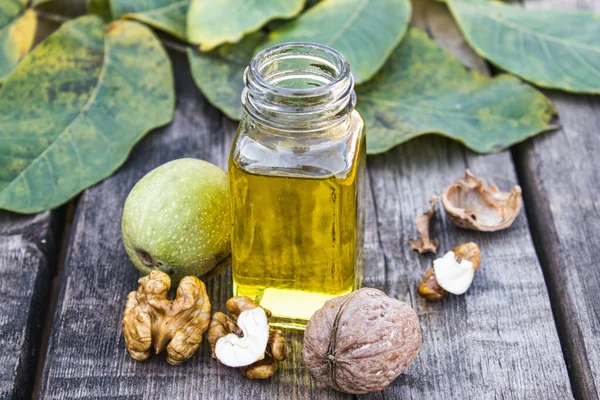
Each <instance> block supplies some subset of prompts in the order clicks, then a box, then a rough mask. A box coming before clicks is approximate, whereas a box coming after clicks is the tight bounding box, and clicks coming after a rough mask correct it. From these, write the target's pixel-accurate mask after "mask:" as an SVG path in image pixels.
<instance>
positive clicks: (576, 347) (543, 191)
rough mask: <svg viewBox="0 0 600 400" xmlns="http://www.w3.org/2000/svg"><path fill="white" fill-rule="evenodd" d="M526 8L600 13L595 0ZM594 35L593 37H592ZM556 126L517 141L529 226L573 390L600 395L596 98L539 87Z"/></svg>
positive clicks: (539, 2)
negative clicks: (558, 126)
mask: <svg viewBox="0 0 600 400" xmlns="http://www.w3.org/2000/svg"><path fill="white" fill-rule="evenodd" d="M525 7H526V8H530V9H532V11H533V10H534V9H537V8H538V7H552V8H557V9H571V10H577V9H578V10H590V11H595V12H600V1H599V0H577V1H576V0H569V1H566V0H554V1H552V0H532V1H529V0H527V1H525ZM599 40H600V38H599ZM545 93H546V95H547V96H548V97H549V98H550V99H551V100H552V102H553V103H554V105H555V106H556V109H557V110H558V114H559V116H560V121H561V126H562V129H561V130H559V131H558V132H556V133H551V134H547V135H542V136H540V137H538V138H536V139H535V140H532V141H528V142H526V143H524V144H523V145H520V146H518V147H517V149H516V151H515V158H516V161H517V166H518V170H519V178H520V180H521V182H523V185H524V186H525V188H526V189H527V190H525V191H524V195H525V203H526V205H527V206H528V215H529V219H530V226H531V230H532V232H533V235H534V239H535V244H536V248H537V251H538V256H539V258H540V261H541V264H542V266H543V268H544V274H545V276H546V281H547V283H548V290H549V293H550V296H551V300H552V306H553V309H554V313H555V316H556V319H557V322H558V326H559V334H560V337H561V343H562V346H563V350H564V353H565V358H566V361H567V365H568V367H569V375H570V378H571V383H572V386H573V393H574V394H575V397H576V398H578V399H598V398H600V301H598V296H597V293H599V292H600V269H599V268H598V266H599V265H600V241H599V240H598V239H599V238H600V189H599V187H598V183H599V182H600V172H599V170H598V166H599V165H600V163H598V161H597V159H598V154H600V97H599V96H577V95H572V94H567V93H561V92H558V91H546V92H545Z"/></svg>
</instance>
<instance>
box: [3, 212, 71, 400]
mask: <svg viewBox="0 0 600 400" xmlns="http://www.w3.org/2000/svg"><path fill="white" fill-rule="evenodd" d="M61 214H62V213H60V212H45V213H41V214H37V215H17V214H12V213H9V212H6V211H0V399H11V398H14V399H20V398H27V397H28V396H30V395H31V391H32V388H33V384H34V378H35V371H36V362H37V359H38V355H39V346H40V342H41V335H42V325H43V323H44V318H45V315H46V308H47V304H48V298H49V295H50V289H51V287H52V275H53V273H54V267H55V265H54V264H55V257H54V255H55V254H56V242H57V240H56V235H57V234H58V219H59V216H60V215H61Z"/></svg>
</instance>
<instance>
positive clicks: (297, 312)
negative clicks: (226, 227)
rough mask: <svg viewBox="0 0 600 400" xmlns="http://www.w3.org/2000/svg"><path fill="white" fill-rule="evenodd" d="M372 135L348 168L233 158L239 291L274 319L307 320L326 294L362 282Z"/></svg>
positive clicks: (298, 324)
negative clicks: (301, 167) (317, 172)
mask: <svg viewBox="0 0 600 400" xmlns="http://www.w3.org/2000/svg"><path fill="white" fill-rule="evenodd" d="M364 158H365V143H364V140H363V141H362V143H361V144H360V147H359V151H356V152H355V160H354V162H353V163H352V164H351V165H352V167H351V169H350V170H349V171H348V172H347V173H346V174H345V175H344V176H341V177H340V176H335V175H330V176H314V177H311V176H306V175H297V174H294V173H286V172H282V171H274V170H271V169H264V170H261V169H259V170H253V169H250V170H247V169H243V168H241V167H240V166H239V165H237V164H236V163H235V162H230V165H229V174H230V181H231V198H232V212H233V215H234V216H235V217H234V220H233V233H232V258H233V285H234V294H235V295H245V296H249V297H250V298H253V299H255V300H256V301H257V302H259V303H260V304H261V306H263V307H265V308H267V309H269V310H270V311H271V312H272V313H273V317H272V318H271V322H272V324H274V325H278V326H283V327H292V328H300V329H302V328H304V326H305V325H306V323H307V321H308V319H310V317H311V316H312V314H313V313H314V312H315V311H316V310H317V309H319V308H320V307H322V306H323V304H324V303H325V301H326V300H328V299H330V298H333V297H336V296H339V295H343V294H346V293H349V292H351V291H352V290H354V289H356V288H358V287H360V284H361V280H362V275H363V271H362V269H363V265H362V247H363V230H364V222H363V221H364V216H363V207H362V204H358V202H362V194H361V191H362V187H360V186H362V185H363V181H364V179H362V178H361V177H360V175H361V174H364V168H365V166H364V164H365V163H364Z"/></svg>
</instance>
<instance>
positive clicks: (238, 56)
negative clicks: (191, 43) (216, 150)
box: [188, 32, 265, 120]
mask: <svg viewBox="0 0 600 400" xmlns="http://www.w3.org/2000/svg"><path fill="white" fill-rule="evenodd" d="M264 37H265V33H263V32H255V33H252V34H250V35H248V36H245V37H244V38H243V39H242V41H241V42H239V43H236V44H224V45H222V46H219V47H218V48H217V49H215V50H213V51H211V52H210V53H201V52H199V51H198V50H197V49H191V48H189V49H188V59H189V61H190V68H191V70H192V76H193V78H194V82H196V85H198V87H199V88H200V90H202V93H204V96H206V98H207V99H208V101H210V102H211V104H212V105H214V106H215V107H217V108H218V109H219V110H221V111H223V112H224V113H225V115H227V116H228V117H229V118H231V119H235V120H239V119H241V118H242V114H243V112H244V110H243V108H242V101H241V96H242V89H244V81H243V75H244V70H245V69H246V67H247V66H248V64H250V60H251V59H252V55H253V54H254V50H255V49H256V47H257V46H258V44H259V43H260V42H261V41H262V40H263V38H264Z"/></svg>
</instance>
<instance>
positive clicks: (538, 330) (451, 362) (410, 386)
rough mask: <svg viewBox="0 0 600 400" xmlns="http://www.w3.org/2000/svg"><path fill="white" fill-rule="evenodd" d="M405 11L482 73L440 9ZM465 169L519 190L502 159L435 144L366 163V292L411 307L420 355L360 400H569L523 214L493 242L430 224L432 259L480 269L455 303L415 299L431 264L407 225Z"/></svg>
mask: <svg viewBox="0 0 600 400" xmlns="http://www.w3.org/2000/svg"><path fill="white" fill-rule="evenodd" d="M427 3H429V4H427ZM413 4H414V5H415V17H414V20H415V23H416V24H418V25H420V26H422V27H423V28H424V29H426V30H427V31H428V32H429V34H430V35H432V36H433V37H434V38H435V39H436V41H437V42H438V43H439V44H440V45H441V46H442V47H444V48H445V49H446V50H447V51H449V52H450V53H452V54H453V55H455V56H456V57H458V58H460V59H461V60H464V61H465V64H467V65H469V66H470V67H471V68H473V69H476V70H478V71H479V72H482V73H486V72H487V68H486V66H485V64H484V63H482V62H481V60H479V59H478V58H477V57H476V56H475V55H474V54H473V53H472V51H471V50H470V49H469V48H468V47H467V46H465V45H464V42H463V41H462V39H461V37H460V34H459V32H458V30H457V29H456V26H455V25H454V23H453V22H452V20H451V18H450V17H449V14H448V13H447V10H446V7H445V5H443V4H442V3H438V2H427V1H424V0H419V1H416V2H413ZM466 167H468V168H470V169H471V170H472V171H473V172H474V173H475V175H476V176H479V177H481V178H485V180H486V181H487V182H488V183H490V182H493V183H496V184H498V186H499V187H500V188H503V189H510V188H511V187H512V186H513V185H515V184H516V183H517V177H516V175H515V170H514V165H513V163H512V159H511V155H510V153H509V152H502V153H500V154H494V155H486V156H480V155H475V154H473V153H471V152H469V151H468V150H466V149H465V148H464V147H462V146H460V145H458V144H456V143H454V142H451V141H449V140H446V139H441V138H438V137H425V138H421V139H418V140H414V141H411V142H409V143H407V144H405V145H403V146H400V147H398V148H396V149H393V150H392V151H390V152H388V153H386V154H384V155H381V156H377V157H371V158H370V159H369V172H370V178H371V185H372V192H371V193H372V195H373V199H374V202H375V204H376V219H377V227H378V233H379V238H380V245H381V246H380V247H381V249H382V252H383V256H382V257H381V258H382V259H383V261H380V262H379V263H378V264H376V265H377V269H378V271H377V273H375V271H372V270H371V271H370V273H369V275H368V279H367V281H366V282H365V284H366V285H369V286H375V287H378V288H381V289H383V290H385V291H386V293H388V294H389V295H391V296H394V297H396V298H398V299H401V300H403V301H407V302H409V303H410V304H412V305H413V307H414V308H415V309H416V310H417V313H418V314H419V317H420V319H421V325H422V333H423V346H422V349H421V353H420V355H419V356H418V357H417V359H416V361H415V362H414V364H413V365H411V366H410V367H409V368H408V369H407V371H406V372H405V373H404V374H403V375H401V376H400V377H399V378H398V379H397V380H396V381H395V382H394V384H393V385H391V386H390V387H389V388H388V389H386V390H385V391H384V392H383V393H377V394H372V395H368V396H365V398H369V399H376V398H386V399H387V398H397V399H409V398H410V399H449V398H453V399H454V398H455V399H484V398H485V399H488V398H489V399H500V398H519V399H537V398H544V399H545V398H548V399H565V398H570V397H571V396H572V395H571V390H570V385H569V381H568V376H567V371H566V367H565V363H564V360H563V356H562V353H561V348H560V344H559V341H558V337H557V333H556V329H555V326H554V322H553V317H552V312H551V309H550V304H549V301H548V294H547V291H546V287H545V283H544V277H543V275H542V272H541V270H540V266H539V263H538V260H537V258H536V254H535V250H534V247H533V244H532V240H531V236H530V233H529V230H528V227H527V220H526V216H525V213H521V215H520V216H519V217H518V218H517V220H516V222H515V223H514V225H513V226H512V227H511V228H510V229H508V230H506V231H502V232H497V233H491V234H489V233H488V234H483V233H477V232H471V231H466V230H461V229H458V228H456V227H455V226H454V225H453V224H452V223H450V222H449V220H448V219H447V218H446V217H445V216H444V215H438V218H436V220H435V225H434V232H435V234H436V236H437V237H439V239H440V249H439V250H438V256H439V255H441V254H443V253H444V252H446V251H448V250H450V249H452V248H453V247H455V246H456V245H458V244H460V243H464V242H468V241H474V242H476V243H478V244H479V246H480V248H481V251H482V267H481V268H480V269H479V270H478V272H477V275H476V278H475V281H474V284H473V286H472V288H471V289H470V290H469V292H468V293H467V294H465V295H463V296H460V297H453V298H448V299H445V300H444V301H443V302H442V303H440V304H435V303H428V302H427V301H425V300H424V299H422V298H421V297H419V296H418V295H416V290H415V286H416V285H417V283H418V282H419V281H420V280H421V279H422V277H423V275H424V273H425V271H426V269H427V268H429V267H430V266H431V262H432V260H433V258H434V257H433V256H421V255H419V254H418V253H416V252H415V251H413V250H411V248H410V247H409V246H408V244H407V241H408V239H409V238H414V237H415V236H416V230H415V226H414V224H415V222H414V218H415V216H416V215H417V214H419V213H421V212H423V211H424V210H425V209H426V208H427V206H428V202H429V199H430V198H431V196H432V195H433V194H436V193H437V194H440V193H441V191H442V190H443V188H444V187H446V186H447V185H448V184H450V183H451V182H452V181H453V180H454V179H456V178H459V177H462V176H463V174H464V169H465V168H466ZM370 267H371V268H373V267H374V265H370Z"/></svg>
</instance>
